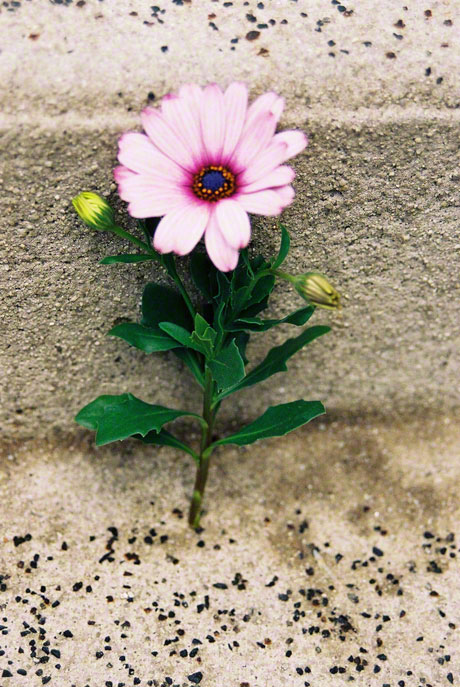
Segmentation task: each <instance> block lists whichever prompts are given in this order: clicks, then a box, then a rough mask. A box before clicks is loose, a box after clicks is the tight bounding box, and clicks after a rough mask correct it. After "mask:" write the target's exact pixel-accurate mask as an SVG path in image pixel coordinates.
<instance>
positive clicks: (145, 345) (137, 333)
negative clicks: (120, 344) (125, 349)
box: [107, 322, 180, 353]
mask: <svg viewBox="0 0 460 687" xmlns="http://www.w3.org/2000/svg"><path fill="white" fill-rule="evenodd" d="M107 336H118V338H120V339H123V340H124V341H127V342H128V343H129V344H131V346H134V347H135V348H139V349H140V350H141V351H145V353H156V352H157V351H169V350H171V349H172V348H178V347H179V346H180V344H179V343H178V342H177V341H174V339H171V337H169V336H167V335H166V334H164V333H163V332H162V331H161V329H157V328H155V329H154V328H152V327H144V325H142V324H135V323H134V322H123V323H122V324H118V325H117V326H116V327H113V329H111V330H110V331H109V332H108V333H107Z"/></svg>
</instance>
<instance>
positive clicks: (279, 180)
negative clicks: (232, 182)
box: [240, 165, 295, 193]
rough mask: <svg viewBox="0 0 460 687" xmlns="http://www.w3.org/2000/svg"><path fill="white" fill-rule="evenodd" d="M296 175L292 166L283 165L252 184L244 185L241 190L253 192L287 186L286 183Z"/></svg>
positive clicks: (242, 191)
mask: <svg viewBox="0 0 460 687" xmlns="http://www.w3.org/2000/svg"><path fill="white" fill-rule="evenodd" d="M294 177H295V172H294V170H293V169H292V167H288V166H287V165H281V166H280V167H276V169H273V170H272V171H271V172H269V173H268V174H265V175H264V176H262V177H260V179H258V180H257V181H254V182H252V184H248V185H247V186H243V187H242V188H241V189H240V190H241V193H253V192H254V191H263V189H265V188H274V187H276V186H285V185H286V184H290V183H291V181H292V180H293V179H294Z"/></svg>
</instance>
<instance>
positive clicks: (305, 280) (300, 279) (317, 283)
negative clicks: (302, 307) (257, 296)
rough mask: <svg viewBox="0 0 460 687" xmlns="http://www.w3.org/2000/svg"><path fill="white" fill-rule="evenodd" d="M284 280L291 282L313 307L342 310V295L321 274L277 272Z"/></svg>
mask: <svg viewBox="0 0 460 687" xmlns="http://www.w3.org/2000/svg"><path fill="white" fill-rule="evenodd" d="M275 274H277V275H278V276H279V277H281V278H282V279H286V280H287V281H290V282H291V284H292V285H293V286H294V288H295V290H296V291H297V293H298V294H299V295H300V296H301V297H302V298H303V299H304V300H305V301H307V303H310V304H311V305H315V306H318V307H319V308H326V309H327V310H336V309H337V308H340V294H339V292H338V291H336V290H335V288H334V287H333V286H332V284H330V283H329V282H328V280H327V279H326V277H325V276H324V275H322V274H320V273H319V272H307V273H306V274H297V275H294V274H288V273H287V272H280V271H279V270H276V272H275Z"/></svg>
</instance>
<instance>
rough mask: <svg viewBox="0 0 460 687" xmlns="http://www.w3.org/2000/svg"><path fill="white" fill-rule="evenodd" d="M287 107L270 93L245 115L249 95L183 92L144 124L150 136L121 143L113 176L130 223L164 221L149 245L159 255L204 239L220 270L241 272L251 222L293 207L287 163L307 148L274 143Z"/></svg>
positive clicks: (280, 136)
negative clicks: (134, 219) (132, 220)
mask: <svg viewBox="0 0 460 687" xmlns="http://www.w3.org/2000/svg"><path fill="white" fill-rule="evenodd" d="M283 106H284V100H283V98H280V97H279V96H278V95H276V93H271V92H270V93H265V94H264V95H262V96H260V97H259V98H257V99H256V100H255V101H254V102H253V103H252V104H251V105H250V106H249V107H248V93H247V88H246V86H245V85H244V84H242V83H232V84H231V85H230V86H229V87H228V88H227V90H226V91H225V92H224V93H223V92H222V91H221V89H220V88H219V86H217V85H216V84H211V85H208V86H206V87H205V88H204V89H201V88H200V87H199V86H196V85H192V84H190V85H185V86H182V88H181V89H180V90H179V94H178V95H173V94H170V95H167V96H166V97H165V98H163V101H162V105H161V110H159V109H153V108H150V107H147V108H146V109H145V110H144V111H143V112H142V115H141V119H142V125H143V127H144V130H145V132H146V133H145V134H141V133H127V134H124V135H123V136H122V137H121V139H120V141H119V152H118V159H119V161H120V163H121V165H120V166H118V167H116V169H115V171H114V175H115V179H116V181H117V183H118V188H119V193H120V196H121V198H122V199H123V200H125V201H127V202H128V203H129V206H128V211H129V213H130V214H131V215H132V216H133V217H139V218H145V217H161V216H162V219H161V221H160V223H159V224H158V227H157V229H156V232H155V236H154V238H153V245H154V248H155V249H156V250H157V251H158V252H160V253H170V252H174V253H176V254H178V255H185V254H187V253H190V251H191V250H193V248H194V247H195V246H196V244H197V243H198V241H199V240H200V239H201V238H202V237H203V235H204V240H205V244H206V249H207V251H208V254H209V257H210V258H211V260H212V261H213V263H214V264H215V266H216V267H217V268H218V269H219V270H221V271H223V272H227V271H228V270H232V269H234V268H235V267H236V264H237V262H238V251H239V250H240V249H241V248H244V247H245V246H247V245H248V243H249V239H250V235H251V227H250V223H249V217H248V213H249V212H250V213H254V214H258V215H269V216H274V215H279V214H280V213H281V212H282V210H283V209H284V208H285V207H286V206H287V205H289V204H290V203H291V202H292V199H293V197H294V190H293V188H292V186H291V185H290V184H291V182H292V180H293V178H294V176H295V173H294V170H293V169H292V168H291V167H288V166H286V165H284V164H283V163H284V162H285V161H286V160H287V159H288V158H290V157H293V156H294V155H297V153H299V152H300V151H301V150H303V149H304V148H305V146H306V145H307V139H306V137H305V135H304V134H303V133H302V132H301V131H283V132H282V133H275V129H276V125H277V123H278V120H279V118H280V116H281V113H282V110H283Z"/></svg>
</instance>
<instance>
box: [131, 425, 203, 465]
mask: <svg viewBox="0 0 460 687" xmlns="http://www.w3.org/2000/svg"><path fill="white" fill-rule="evenodd" d="M134 439H140V441H142V442H143V443H144V444H156V445H157V446H172V447H173V448H178V449H179V450H181V451H185V453H188V454H189V455H190V456H192V458H193V459H194V460H196V462H197V463H199V462H200V459H199V457H198V455H197V454H196V453H195V451H193V449H191V448H190V446H187V444H184V443H183V442H182V441H180V440H179V439H177V438H176V437H175V436H174V435H172V434H170V433H169V432H167V431H166V430H165V429H162V430H161V431H160V432H158V433H157V432H149V433H148V434H146V435H145V437H143V436H141V435H140V434H134Z"/></svg>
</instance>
